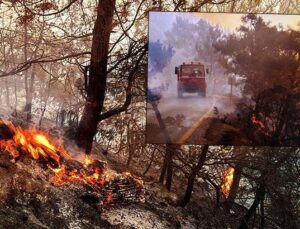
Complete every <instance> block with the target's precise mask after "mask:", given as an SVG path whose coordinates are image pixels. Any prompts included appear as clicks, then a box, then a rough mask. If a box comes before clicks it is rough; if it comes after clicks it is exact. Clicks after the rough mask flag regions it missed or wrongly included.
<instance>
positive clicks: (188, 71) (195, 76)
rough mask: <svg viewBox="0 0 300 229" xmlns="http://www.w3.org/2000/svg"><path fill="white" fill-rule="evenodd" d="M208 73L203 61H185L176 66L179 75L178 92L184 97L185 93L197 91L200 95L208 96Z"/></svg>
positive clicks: (179, 95)
mask: <svg viewBox="0 0 300 229" xmlns="http://www.w3.org/2000/svg"><path fill="white" fill-rule="evenodd" d="M206 73H208V69H206V70H205V68H204V65H203V64H202V63H201V62H191V63H183V64H182V65H180V66H177V67H175V74H176V75H177V93H178V97H179V98H182V97H183V93H185V92H188V93H195V92H197V93H198V95H199V96H203V97H206V87H207V84H206V79H205V78H206Z"/></svg>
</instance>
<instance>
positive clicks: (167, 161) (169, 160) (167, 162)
mask: <svg viewBox="0 0 300 229" xmlns="http://www.w3.org/2000/svg"><path fill="white" fill-rule="evenodd" d="M173 151H174V146H173V145H172V144H169V143H168V144H167V145H166V152H165V156H164V161H163V166H162V168H161V172H160V177H159V182H160V183H162V184H163V183H164V181H165V178H166V186H167V189H168V190H171V184H172V175H173V154H174V152H173Z"/></svg>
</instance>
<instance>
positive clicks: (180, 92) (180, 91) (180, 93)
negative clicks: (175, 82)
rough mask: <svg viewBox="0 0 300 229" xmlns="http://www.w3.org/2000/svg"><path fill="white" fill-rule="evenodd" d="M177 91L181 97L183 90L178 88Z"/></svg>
mask: <svg viewBox="0 0 300 229" xmlns="http://www.w3.org/2000/svg"><path fill="white" fill-rule="evenodd" d="M177 93H178V98H182V97H183V90H180V89H178V91H177Z"/></svg>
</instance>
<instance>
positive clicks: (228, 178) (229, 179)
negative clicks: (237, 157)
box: [221, 167, 234, 198]
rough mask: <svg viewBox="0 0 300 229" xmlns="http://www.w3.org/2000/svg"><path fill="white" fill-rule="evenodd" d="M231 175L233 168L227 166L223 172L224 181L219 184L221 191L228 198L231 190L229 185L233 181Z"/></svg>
mask: <svg viewBox="0 0 300 229" xmlns="http://www.w3.org/2000/svg"><path fill="white" fill-rule="evenodd" d="M233 176H234V168H232V167H229V168H228V169H227V170H226V171H225V173H224V181H223V184H222V185H221V191H222V193H223V195H224V196H225V197H226V198H228V196H229V193H230V190H231V186H232V183H233Z"/></svg>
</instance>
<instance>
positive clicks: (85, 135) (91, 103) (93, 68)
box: [75, 0, 115, 154]
mask: <svg viewBox="0 0 300 229" xmlns="http://www.w3.org/2000/svg"><path fill="white" fill-rule="evenodd" d="M114 7H115V0H102V1H99V3H98V9H97V19H96V22H95V26H94V30H93V40H92V50H91V62H90V66H89V72H88V82H87V100H86V103H85V106H84V110H83V114H82V117H81V120H80V122H79V126H78V129H77V133H76V137H75V138H76V143H77V145H78V146H79V147H80V148H82V149H84V150H85V152H86V153H88V154H89V153H90V152H91V150H92V143H93V137H94V135H95V134H96V132H97V125H98V123H99V121H100V118H99V116H100V113H101V111H102V108H103V102H104V97H105V89H106V78H107V62H108V51H109V38H110V34H111V32H112V22H113V13H114Z"/></svg>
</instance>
